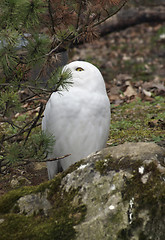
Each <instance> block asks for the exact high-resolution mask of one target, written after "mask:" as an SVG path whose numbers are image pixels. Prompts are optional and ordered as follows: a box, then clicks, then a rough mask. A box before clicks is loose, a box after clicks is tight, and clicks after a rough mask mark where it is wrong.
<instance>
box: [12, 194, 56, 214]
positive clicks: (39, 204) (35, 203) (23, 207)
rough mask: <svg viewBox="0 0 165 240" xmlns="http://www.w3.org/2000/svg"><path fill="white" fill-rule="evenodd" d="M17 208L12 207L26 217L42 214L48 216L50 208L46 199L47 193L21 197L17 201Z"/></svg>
mask: <svg viewBox="0 0 165 240" xmlns="http://www.w3.org/2000/svg"><path fill="white" fill-rule="evenodd" d="M16 205H17V206H14V209H15V208H17V209H19V213H20V214H25V215H28V216H31V215H35V214H38V213H42V214H44V215H46V216H47V215H48V213H49V211H50V209H52V206H51V204H50V202H49V201H48V199H47V193H46V192H44V193H36V194H29V195H26V196H24V197H21V198H20V199H19V200H18V201H17V204H16Z"/></svg>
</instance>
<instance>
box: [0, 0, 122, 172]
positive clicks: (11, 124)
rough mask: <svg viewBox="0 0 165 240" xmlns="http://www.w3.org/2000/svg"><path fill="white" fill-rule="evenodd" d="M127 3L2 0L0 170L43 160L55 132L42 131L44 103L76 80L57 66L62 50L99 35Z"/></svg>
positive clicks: (81, 0) (3, 170)
mask: <svg viewBox="0 0 165 240" xmlns="http://www.w3.org/2000/svg"><path fill="white" fill-rule="evenodd" d="M125 3H126V0H111V1H109V0H107V1H105V0H98V1H93V0H89V1H83V0H80V1H75V0H71V1H69V0H65V1H60V0H1V1H0V173H6V172H7V171H8V170H9V168H10V166H11V165H12V164H14V165H17V164H19V163H21V164H22V163H25V164H27V163H28V162H31V161H38V160H41V161H42V160H45V158H46V155H47V153H46V149H49V147H51V146H52V137H51V136H45V135H44V134H42V133H41V119H42V114H43V111H44V104H45V103H46V100H48V98H49V97H50V94H51V93H52V92H54V91H60V90H61V89H66V90H68V88H69V86H70V85H71V84H72V77H71V73H70V72H67V71H62V68H59V69H58V68H57V65H59V62H60V53H61V52H63V51H68V50H69V48H70V47H72V46H74V45H75V44H78V43H79V42H81V41H85V40H89V41H90V40H93V39H94V38H95V37H97V36H98V32H99V31H98V29H97V26H98V25H99V24H101V23H102V22H104V21H105V20H106V19H108V18H110V17H111V16H113V15H114V14H115V13H117V12H118V11H119V10H120V9H121V7H122V6H124V4H125ZM57 63H58V64H57ZM43 79H47V80H43Z"/></svg>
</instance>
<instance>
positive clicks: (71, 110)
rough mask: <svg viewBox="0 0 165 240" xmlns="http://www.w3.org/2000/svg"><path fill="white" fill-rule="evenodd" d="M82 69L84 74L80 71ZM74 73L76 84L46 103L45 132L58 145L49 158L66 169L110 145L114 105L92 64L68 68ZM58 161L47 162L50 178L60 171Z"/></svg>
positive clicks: (77, 63)
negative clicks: (111, 117) (54, 159)
mask: <svg viewBox="0 0 165 240" xmlns="http://www.w3.org/2000/svg"><path fill="white" fill-rule="evenodd" d="M78 67H81V68H83V69H84V71H76V69H77V68H78ZM64 69H70V71H71V73H72V81H73V85H71V86H70V88H69V91H67V90H63V91H62V92H60V94H59V93H58V92H55V93H53V94H52V95H51V97H50V99H49V101H48V102H47V104H46V108H45V112H44V117H43V120H42V129H43V131H45V132H46V133H50V134H53V136H54V137H55V140H56V141H55V146H54V148H53V152H52V153H50V154H49V156H48V158H55V157H61V156H64V155H66V154H71V155H70V156H69V157H67V158H64V159H62V160H59V163H60V165H61V167H62V169H63V170H66V169H67V168H68V167H69V166H70V165H72V164H73V163H75V162H77V161H79V160H80V159H82V158H85V157H87V156H88V155H89V154H91V153H92V152H96V151H98V150H100V149H102V148H103V147H105V145H106V141H107V139H108V135H109V124H110V102H109V99H108V96H107V94H106V89H105V84H104V79H103V77H102V75H101V73H100V71H99V70H98V69H97V68H96V67H95V66H94V65H92V64H90V63H87V62H83V61H75V62H72V63H70V64H68V65H66V66H65V67H64ZM59 163H58V162H57V161H54V162H51V161H50V162H47V168H48V176H49V179H51V178H53V177H54V175H55V174H57V173H58V171H59V167H58V165H59Z"/></svg>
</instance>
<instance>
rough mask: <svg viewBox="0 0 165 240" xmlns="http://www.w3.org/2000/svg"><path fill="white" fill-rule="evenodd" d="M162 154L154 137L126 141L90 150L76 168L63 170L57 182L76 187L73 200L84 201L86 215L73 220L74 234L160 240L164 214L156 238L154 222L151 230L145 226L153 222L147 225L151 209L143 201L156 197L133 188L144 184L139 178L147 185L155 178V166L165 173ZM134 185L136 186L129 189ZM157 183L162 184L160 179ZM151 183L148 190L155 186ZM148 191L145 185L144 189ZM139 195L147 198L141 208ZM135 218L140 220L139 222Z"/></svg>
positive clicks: (83, 237)
mask: <svg viewBox="0 0 165 240" xmlns="http://www.w3.org/2000/svg"><path fill="white" fill-rule="evenodd" d="M164 157H165V152H164V149H163V148H161V147H159V146H158V145H156V144H155V143H145V142H144V143H125V144H122V145H120V146H115V147H110V148H106V149H104V150H102V151H100V152H98V153H96V154H93V155H91V156H89V157H88V158H87V159H85V160H84V162H83V164H82V165H81V166H80V167H79V168H78V169H77V170H75V171H74V172H72V173H70V174H68V175H66V176H65V177H64V178H63V180H62V183H61V184H62V186H63V188H64V189H65V190H66V191H67V192H68V191H70V189H72V188H80V190H79V194H77V195H76V196H75V198H74V200H73V204H75V202H78V199H81V200H82V202H83V203H84V204H85V205H86V206H87V213H86V217H85V220H84V221H83V222H82V223H80V224H79V225H77V226H75V229H76V231H77V238H76V240H86V239H95V240H97V239H98V240H100V239H105V240H106V239H107V240H108V239H113V240H114V239H130V240H131V239H132V240H135V239H141V238H140V236H141V237H142V236H146V237H147V238H146V239H153V240H155V239H161V240H163V239H164V238H162V236H165V229H164V227H163V225H164V223H163V222H164V221H165V215H164V216H163V219H160V221H159V223H157V224H156V225H158V229H159V230H157V231H156V232H157V238H156V237H155V232H154V231H155V228H156V226H155V228H153V229H154V230H153V231H150V230H149V229H150V228H152V227H151V226H150V225H152V223H153V222H154V221H156V220H154V217H155V216H154V215H152V214H151V211H150V210H151V209H150V208H151V207H152V206H149V205H150V203H148V201H149V199H150V200H153V203H154V202H155V201H154V199H152V197H153V196H151V198H148V197H146V199H145V192H143V193H140V192H138V191H139V190H140V189H143V188H144V187H143V186H142V185H144V184H145V185H146V184H147V183H148V185H150V184H151V183H150V182H152V184H158V183H156V182H153V179H154V178H155V179H156V176H153V174H154V172H157V174H159V171H160V169H161V173H162V174H165V166H162V165H161V164H160V163H162V164H164V160H165V158H164ZM153 164H154V165H153ZM160 166H161V167H160ZM150 168H151V169H152V170H150ZM134 178H135V182H133V181H134V180H133V179H134ZM127 183H128V185H127ZM136 184H137V186H136ZM139 185H141V186H139ZM133 186H134V188H135V190H132V187H133ZM162 186H163V188H164V190H165V184H164V182H163V179H162ZM136 187H137V190H136ZM152 187H153V189H152V190H151V195H152V194H153V192H154V188H155V186H151V188H152ZM129 188H130V189H129ZM139 188H140V189H139ZM127 191H128V196H127ZM129 191H130V192H129ZM147 192H148V189H147V190H146V194H147ZM136 194H138V196H136ZM139 194H141V195H142V196H140V195H139ZM143 194H144V196H143ZM155 194H158V193H157V192H155ZM163 197H165V196H164V195H163ZM141 201H146V205H147V204H148V206H146V205H144V208H143V204H142V205H140V202H141ZM157 201H158V202H159V200H157ZM160 202H161V201H160ZM160 204H161V203H160ZM136 207H137V209H138V208H139V210H137V209H136ZM140 208H141V209H140ZM157 210H158V209H157ZM158 215H159V214H158ZM152 218H153V219H152ZM139 219H140V220H139ZM162 220H163V221H162ZM138 221H141V224H140V226H138ZM161 221H162V222H161ZM136 225H137V226H136ZM139 228H140V229H139ZM158 231H159V233H158ZM160 231H162V233H160ZM147 232H148V233H147ZM158 235H159V236H158Z"/></svg>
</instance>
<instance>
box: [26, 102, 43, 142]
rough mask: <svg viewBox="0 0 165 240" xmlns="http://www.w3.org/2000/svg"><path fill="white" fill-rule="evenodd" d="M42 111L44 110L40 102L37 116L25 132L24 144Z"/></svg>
mask: <svg viewBox="0 0 165 240" xmlns="http://www.w3.org/2000/svg"><path fill="white" fill-rule="evenodd" d="M43 111H44V108H43V103H41V104H40V109H39V112H38V116H37V117H36V118H35V119H34V121H33V123H32V125H31V127H30V129H29V131H28V133H27V136H26V138H25V141H24V145H25V143H26V142H27V140H28V138H29V136H30V133H31V131H32V129H33V128H35V127H36V125H37V122H38V120H39V119H40V117H41V115H42V113H43Z"/></svg>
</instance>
